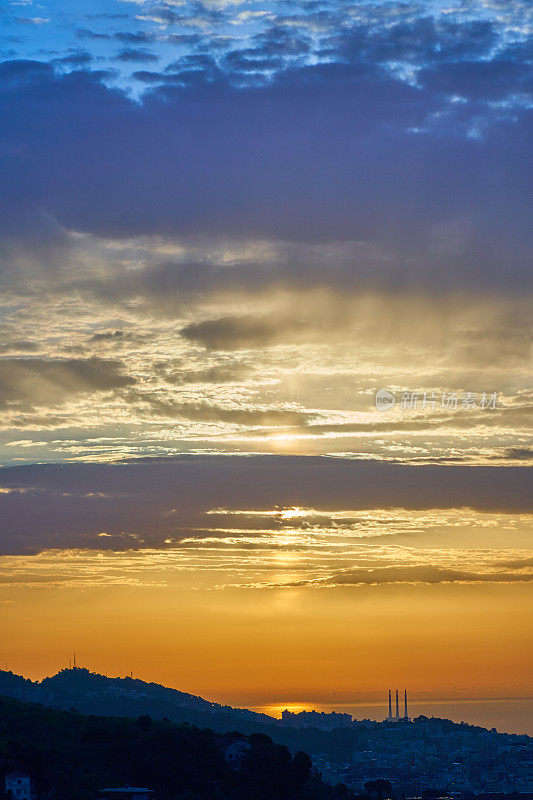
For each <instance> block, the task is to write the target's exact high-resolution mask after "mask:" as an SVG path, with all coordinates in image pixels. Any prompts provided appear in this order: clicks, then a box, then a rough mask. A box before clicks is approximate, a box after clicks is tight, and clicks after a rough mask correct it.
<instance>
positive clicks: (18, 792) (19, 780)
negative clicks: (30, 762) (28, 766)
mask: <svg viewBox="0 0 533 800" xmlns="http://www.w3.org/2000/svg"><path fill="white" fill-rule="evenodd" d="M4 784H5V789H6V794H9V793H11V797H12V798H13V800H31V796H32V795H31V779H30V776H29V775H26V774H25V773H24V772H10V773H9V775H6V777H5V781H4Z"/></svg>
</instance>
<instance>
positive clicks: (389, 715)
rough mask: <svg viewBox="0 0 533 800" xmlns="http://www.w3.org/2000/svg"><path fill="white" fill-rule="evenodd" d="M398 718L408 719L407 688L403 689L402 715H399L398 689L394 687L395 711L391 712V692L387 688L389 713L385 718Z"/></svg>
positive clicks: (389, 719)
mask: <svg viewBox="0 0 533 800" xmlns="http://www.w3.org/2000/svg"><path fill="white" fill-rule="evenodd" d="M400 719H404V720H407V721H409V715H408V713H407V689H404V690H403V716H401V717H400V699H399V697H398V689H396V713H395V714H393V713H392V692H391V690H390V689H389V713H388V716H387V720H388V721H389V722H398V721H399V720H400Z"/></svg>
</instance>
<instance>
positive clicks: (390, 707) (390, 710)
mask: <svg viewBox="0 0 533 800" xmlns="http://www.w3.org/2000/svg"><path fill="white" fill-rule="evenodd" d="M389 719H392V694H391V690H390V689H389Z"/></svg>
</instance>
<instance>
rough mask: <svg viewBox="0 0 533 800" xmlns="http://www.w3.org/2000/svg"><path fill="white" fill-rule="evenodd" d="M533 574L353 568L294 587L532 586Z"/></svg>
mask: <svg viewBox="0 0 533 800" xmlns="http://www.w3.org/2000/svg"><path fill="white" fill-rule="evenodd" d="M530 581H533V573H531V574H524V573H515V572H496V571H490V572H467V571H462V570H455V569H447V568H443V567H435V566H432V565H431V564H423V565H419V566H405V567H401V566H393V567H377V568H375V569H350V570H345V571H342V572H337V573H336V574H335V575H332V576H331V577H330V578H327V579H325V580H319V581H315V582H305V583H304V584H295V585H313V586H361V585H381V584H385V583H429V584H435V583H529V582H530Z"/></svg>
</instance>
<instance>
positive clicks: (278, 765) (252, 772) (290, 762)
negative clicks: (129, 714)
mask: <svg viewBox="0 0 533 800" xmlns="http://www.w3.org/2000/svg"><path fill="white" fill-rule="evenodd" d="M236 740H238V741H239V742H242V743H243V747H244V748H245V754H244V757H243V761H242V764H241V766H240V769H238V770H235V769H232V768H231V767H230V766H229V763H228V762H227V759H226V748H227V747H228V746H229V745H231V744H232V743H233V742H234V741H236ZM14 770H20V771H22V772H25V773H27V774H29V775H30V776H31V778H32V780H33V781H34V783H35V788H36V790H37V795H38V797H39V798H40V800H41V799H42V800H48V798H50V800H52V798H53V800H73V798H75V799H76V800H94V798H96V796H97V791H98V789H101V788H104V787H108V786H110V787H113V786H124V785H137V786H147V787H148V788H152V789H154V790H155V791H156V799H157V800H178V798H179V799H180V800H186V799H187V800H207V799H208V798H209V799H211V798H212V799H213V800H230V798H231V800H251V798H253V800H305V798H308V799H309V800H311V799H312V798H314V799H315V800H334V799H335V798H336V797H339V795H338V794H337V792H336V791H334V790H332V789H331V788H329V787H327V786H325V785H324V784H323V783H322V782H321V781H320V780H319V779H318V778H317V777H315V776H314V774H313V770H312V768H311V762H310V760H309V757H308V756H306V755H305V754H304V753H298V754H296V755H295V756H294V757H293V756H291V754H290V753H289V751H288V749H287V748H285V747H282V746H280V745H276V744H274V743H273V742H272V740H271V739H270V738H269V737H267V736H264V735H262V734H256V735H252V736H250V737H245V736H242V735H239V734H236V735H235V734H234V735H227V736H220V735H218V736H217V734H215V732H214V731H212V730H210V729H203V730H201V729H199V728H196V727H193V726H189V725H176V724H174V723H171V722H168V721H166V722H164V721H161V722H154V721H152V720H151V719H150V718H149V717H140V718H139V719H137V720H132V719H125V718H116V717H112V718H109V717H99V716H86V715H82V714H79V713H77V712H69V711H57V710H52V709H48V708H45V707H43V706H40V705H37V704H33V703H22V702H20V701H17V700H14V699H12V698H6V697H3V698H0V777H2V778H3V775H5V774H7V773H9V772H12V771H14Z"/></svg>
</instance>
